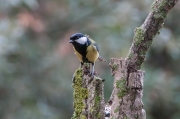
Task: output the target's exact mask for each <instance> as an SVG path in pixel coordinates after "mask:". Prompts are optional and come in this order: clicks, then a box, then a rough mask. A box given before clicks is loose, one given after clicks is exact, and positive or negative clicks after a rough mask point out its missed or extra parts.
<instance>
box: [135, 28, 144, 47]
mask: <svg viewBox="0 0 180 119" xmlns="http://www.w3.org/2000/svg"><path fill="white" fill-rule="evenodd" d="M143 40H144V30H143V29H142V28H141V27H137V28H136V29H135V35H134V43H135V45H138V44H140V43H142V41H143Z"/></svg>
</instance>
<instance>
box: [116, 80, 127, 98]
mask: <svg viewBox="0 0 180 119" xmlns="http://www.w3.org/2000/svg"><path fill="white" fill-rule="evenodd" d="M116 88H118V89H119V91H118V93H117V95H118V97H119V98H122V97H123V96H125V95H126V94H127V89H126V79H123V78H122V79H120V80H118V81H116Z"/></svg>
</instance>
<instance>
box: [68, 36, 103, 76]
mask: <svg viewBox="0 0 180 119" xmlns="http://www.w3.org/2000/svg"><path fill="white" fill-rule="evenodd" d="M69 43H72V45H73V49H74V51H75V54H76V55H77V57H78V59H79V60H80V62H81V65H80V66H81V68H82V66H83V65H84V63H90V64H92V71H91V73H90V76H93V75H94V67H95V61H96V60H97V59H99V60H100V61H105V62H106V60H105V59H104V58H103V57H101V56H100V55H99V48H98V45H97V44H96V42H95V41H94V40H92V39H91V38H90V37H89V36H88V35H84V34H82V33H75V34H73V35H72V36H71V37H70V40H69Z"/></svg>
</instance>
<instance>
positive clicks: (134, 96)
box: [72, 0, 178, 119]
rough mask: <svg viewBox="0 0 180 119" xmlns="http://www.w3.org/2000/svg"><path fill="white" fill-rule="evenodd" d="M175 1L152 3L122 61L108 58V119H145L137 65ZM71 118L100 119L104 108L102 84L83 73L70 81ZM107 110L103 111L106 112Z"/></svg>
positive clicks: (141, 79)
mask: <svg viewBox="0 0 180 119" xmlns="http://www.w3.org/2000/svg"><path fill="white" fill-rule="evenodd" d="M177 2H178V0H155V1H154V2H153V4H152V7H151V12H150V13H149V15H148V17H147V18H146V20H145V22H144V23H143V24H142V25H141V26H140V27H138V28H136V29H135V30H134V32H135V35H134V38H133V42H132V45H131V48H130V50H129V53H128V56H127V58H125V59H117V58H112V59H111V61H110V64H109V65H110V67H111V73H112V75H113V76H114V88H113V91H112V94H111V97H110V99H109V101H108V104H107V105H106V107H108V109H110V114H108V115H107V117H106V118H108V119H110V118H111V119H145V118H146V113H145V110H144V109H143V103H142V93H143V79H144V72H143V71H141V70H140V69H141V65H142V63H143V62H144V60H145V56H146V53H147V51H148V49H149V48H150V46H151V44H152V42H153V38H154V36H155V35H156V34H159V30H160V29H161V28H162V27H163V24H164V20H165V18H166V16H167V14H168V12H169V11H170V10H171V9H172V8H173V7H174V5H175V4H176V3H177ZM74 79H75V81H74V83H73V88H74V109H75V111H74V114H73V117H72V119H104V118H105V117H104V116H105V112H106V111H105V109H104V107H105V104H104V93H103V91H104V90H103V87H104V86H103V81H102V80H101V79H100V78H98V77H97V75H96V76H95V78H94V79H91V78H90V77H89V76H88V75H87V74H86V69H84V70H82V69H78V70H77V71H76V73H75V77H74ZM106 109H107V108H106Z"/></svg>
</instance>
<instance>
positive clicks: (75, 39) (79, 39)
mask: <svg viewBox="0 0 180 119" xmlns="http://www.w3.org/2000/svg"><path fill="white" fill-rule="evenodd" d="M86 42H87V37H86V36H85V35H83V34H82V33H76V34H73V35H72V36H71V37H70V41H69V43H72V44H73V43H78V44H81V45H83V44H85V43H86Z"/></svg>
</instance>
